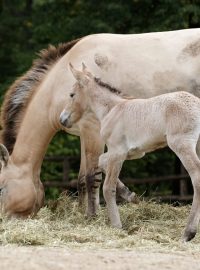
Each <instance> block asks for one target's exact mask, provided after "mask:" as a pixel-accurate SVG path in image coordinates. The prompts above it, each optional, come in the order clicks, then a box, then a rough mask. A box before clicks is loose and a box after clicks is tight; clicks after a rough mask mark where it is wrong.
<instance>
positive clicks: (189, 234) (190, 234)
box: [182, 231, 197, 242]
mask: <svg viewBox="0 0 200 270" xmlns="http://www.w3.org/2000/svg"><path fill="white" fill-rule="evenodd" d="M196 233H197V232H196V231H185V233H184V235H183V237H182V240H183V242H188V241H190V240H192V239H193V238H194V237H195V235H196Z"/></svg>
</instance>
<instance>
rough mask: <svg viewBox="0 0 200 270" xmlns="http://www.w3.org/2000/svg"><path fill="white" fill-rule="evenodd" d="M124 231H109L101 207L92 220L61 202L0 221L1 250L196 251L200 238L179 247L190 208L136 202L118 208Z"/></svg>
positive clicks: (74, 204)
mask: <svg viewBox="0 0 200 270" xmlns="http://www.w3.org/2000/svg"><path fill="white" fill-rule="evenodd" d="M119 209H120V215H121V220H122V222H123V230H119V229H114V228H111V227H110V226H109V222H108V218H107V213H106V209H105V207H101V209H100V210H99V214H98V216H97V217H96V218H94V219H87V218H85V217H84V215H83V214H82V213H81V212H79V209H78V205H77V201H76V200H74V199H73V198H71V197H66V196H64V195H63V196H61V197H60V199H58V200H57V201H55V202H53V203H52V202H51V203H50V204H49V206H47V207H44V208H42V209H41V210H40V212H39V213H38V215H37V217H35V218H34V219H27V220H17V219H11V220H7V219H6V218H1V222H0V243H1V245H8V244H17V245H45V246H66V247H69V248H83V249H89V248H90V249H94V248H95V249H101V248H122V249H134V248H137V249H139V250H151V251H152V250H155V251H159V252H166V251H167V252H170V251H173V252H174V251H189V252H199V251H200V233H198V234H197V236H196V238H195V239H194V240H192V241H191V242H190V243H187V244H183V243H182V242H181V241H180V238H181V235H182V233H183V230H184V226H185V224H186V219H187V216H188V213H189V209H190V206H181V207H173V206H172V205H168V204H156V203H154V202H145V201H142V202H140V204H139V205H134V204H124V205H120V206H119Z"/></svg>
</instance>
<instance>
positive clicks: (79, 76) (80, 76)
mask: <svg viewBox="0 0 200 270" xmlns="http://www.w3.org/2000/svg"><path fill="white" fill-rule="evenodd" d="M69 67H70V70H71V72H72V74H73V76H74V78H75V79H76V80H77V81H78V82H79V83H80V84H81V85H82V86H84V85H86V84H87V83H88V78H87V76H86V74H85V73H84V72H82V71H79V70H76V69H75V68H74V67H73V65H72V64H71V63H69Z"/></svg>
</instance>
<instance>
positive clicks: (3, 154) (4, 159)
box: [0, 144, 9, 168]
mask: <svg viewBox="0 0 200 270" xmlns="http://www.w3.org/2000/svg"><path fill="white" fill-rule="evenodd" d="M8 160H9V153H8V150H7V148H6V147H5V146H4V145H3V144H0V164H1V168H2V167H6V166H7V164H8Z"/></svg>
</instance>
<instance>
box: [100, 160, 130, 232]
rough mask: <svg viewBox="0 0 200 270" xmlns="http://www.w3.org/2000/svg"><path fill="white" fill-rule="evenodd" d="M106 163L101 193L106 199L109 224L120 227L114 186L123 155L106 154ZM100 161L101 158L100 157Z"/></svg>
mask: <svg viewBox="0 0 200 270" xmlns="http://www.w3.org/2000/svg"><path fill="white" fill-rule="evenodd" d="M107 157H108V158H107V165H106V168H105V167H104V168H105V171H106V178H105V182H104V185H103V195H104V198H105V201H106V205H107V209H108V216H109V218H110V221H111V225H112V226H113V227H116V228H121V227H122V224H121V220H120V216H119V211H118V207H117V204H116V187H117V182H118V177H119V173H120V170H121V167H122V164H123V161H124V160H125V155H124V156H123V155H121V156H117V155H113V156H107ZM100 161H101V159H100Z"/></svg>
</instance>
